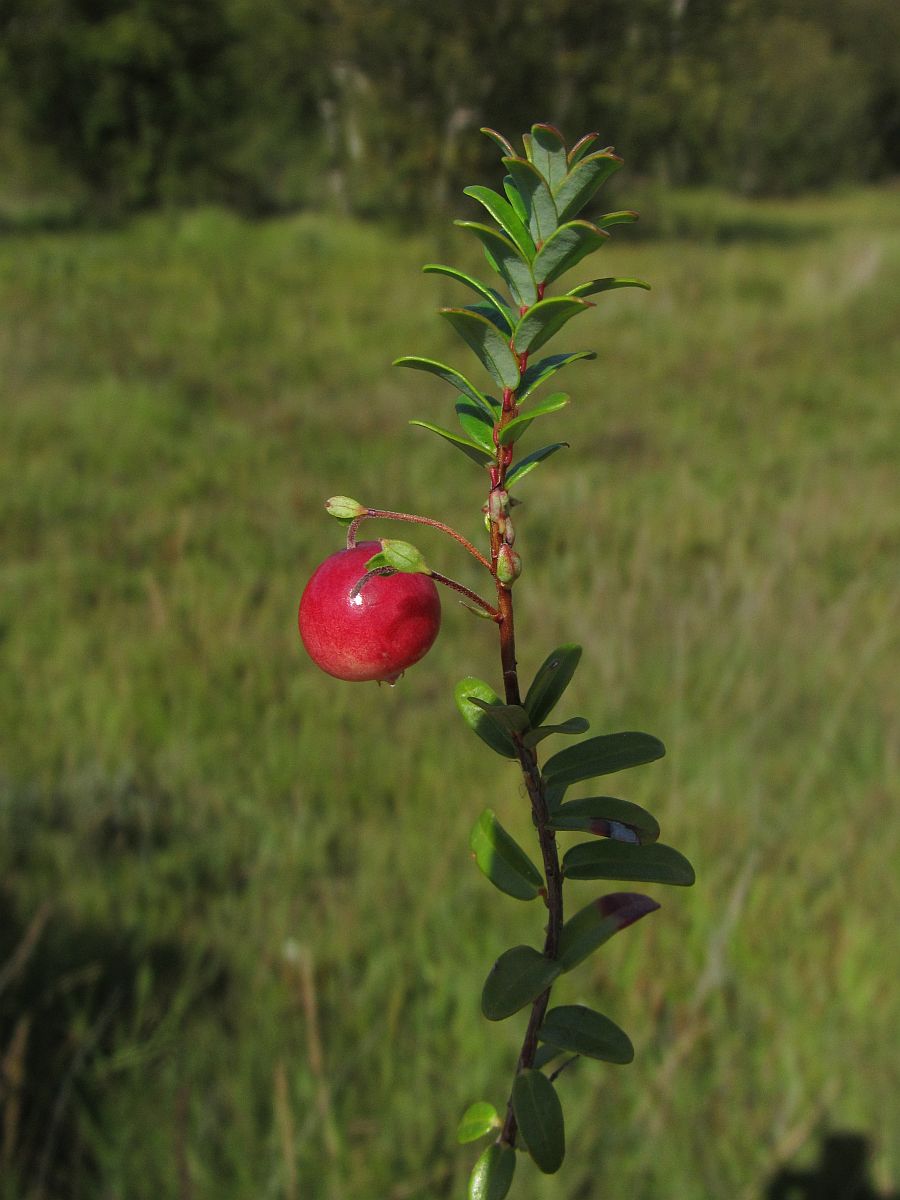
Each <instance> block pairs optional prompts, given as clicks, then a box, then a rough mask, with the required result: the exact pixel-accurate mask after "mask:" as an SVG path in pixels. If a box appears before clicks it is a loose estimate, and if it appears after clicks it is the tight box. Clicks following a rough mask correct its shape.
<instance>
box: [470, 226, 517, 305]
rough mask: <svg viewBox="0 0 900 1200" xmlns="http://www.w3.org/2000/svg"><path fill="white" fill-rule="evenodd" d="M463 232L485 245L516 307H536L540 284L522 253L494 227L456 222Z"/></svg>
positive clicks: (490, 259) (492, 264) (489, 258)
mask: <svg viewBox="0 0 900 1200" xmlns="http://www.w3.org/2000/svg"><path fill="white" fill-rule="evenodd" d="M453 223H454V225H457V226H458V227H459V228H460V229H468V230H470V231H471V232H472V233H474V234H475V236H476V237H477V238H478V240H479V241H480V242H481V244H482V246H484V251H485V254H486V255H487V256H488V262H489V263H490V265H491V266H492V267H493V269H494V270H495V271H496V272H497V274H498V275H500V276H501V277H502V279H503V281H504V282H505V283H506V286H507V287H508V288H509V290H510V292H511V293H512V296H513V299H514V300H515V302H516V304H519V305H523V304H525V305H528V304H534V302H535V301H536V300H537V284H536V283H535V282H534V276H533V275H532V273H531V263H530V262H529V261H528V259H526V258H525V256H524V255H523V254H522V251H521V250H520V249H519V247H518V246H517V245H516V244H515V242H513V241H511V240H510V239H509V238H508V237H506V236H505V235H504V234H502V233H498V232H497V230H496V229H492V228H491V227H490V225H482V224H481V223H480V222H478V221H454V222H453Z"/></svg>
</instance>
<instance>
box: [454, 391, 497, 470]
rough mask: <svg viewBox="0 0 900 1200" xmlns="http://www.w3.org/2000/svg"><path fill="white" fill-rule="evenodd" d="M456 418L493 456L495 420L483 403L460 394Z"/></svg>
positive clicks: (472, 437)
mask: <svg viewBox="0 0 900 1200" xmlns="http://www.w3.org/2000/svg"><path fill="white" fill-rule="evenodd" d="M456 419H457V420H458V421H459V423H460V426H461V427H462V431H463V433H464V434H465V435H466V436H467V437H468V438H470V439H471V441H473V442H477V444H478V445H479V446H480V447H481V448H482V450H484V451H485V452H486V453H487V454H489V455H490V457H491V458H493V457H494V422H493V421H492V420H491V417H490V416H488V414H487V413H486V412H485V411H484V409H483V408H482V407H481V405H480V404H475V403H474V402H473V401H472V400H470V399H469V397H468V396H460V398H459V399H458V400H457V402H456Z"/></svg>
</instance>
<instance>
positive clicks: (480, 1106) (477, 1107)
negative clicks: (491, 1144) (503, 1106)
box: [456, 1100, 502, 1145]
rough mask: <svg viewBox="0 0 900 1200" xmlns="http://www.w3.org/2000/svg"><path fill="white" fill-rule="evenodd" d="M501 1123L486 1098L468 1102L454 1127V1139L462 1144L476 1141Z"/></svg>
mask: <svg viewBox="0 0 900 1200" xmlns="http://www.w3.org/2000/svg"><path fill="white" fill-rule="evenodd" d="M501 1124H502V1122H501V1120H500V1115H499V1113H498V1112H497V1110H496V1108H494V1106H493V1104H489V1103H488V1102H487V1100H478V1101H477V1102H476V1103H475V1104H470V1105H469V1107H468V1108H467V1109H466V1111H465V1112H464V1113H463V1115H462V1116H461V1117H460V1120H459V1125H457V1127H456V1140H457V1141H458V1142H459V1143H460V1145H463V1144H464V1143H466V1142H477V1141H478V1139H479V1138H481V1137H486V1136H487V1134H489V1133H493V1131H494V1130H495V1129H498V1128H499V1127H500V1125H501Z"/></svg>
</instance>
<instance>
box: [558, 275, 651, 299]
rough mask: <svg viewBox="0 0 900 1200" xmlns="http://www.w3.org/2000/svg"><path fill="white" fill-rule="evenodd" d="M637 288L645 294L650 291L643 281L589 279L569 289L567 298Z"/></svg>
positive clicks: (648, 285)
mask: <svg viewBox="0 0 900 1200" xmlns="http://www.w3.org/2000/svg"><path fill="white" fill-rule="evenodd" d="M625 287H637V288H643V289H644V291H645V292H649V291H650V284H649V283H644V281H643V279H591V280H589V281H588V282H587V283H579V284H578V286H577V287H573V288H570V289H569V290H568V292H567V293H566V295H567V296H596V295H597V294H598V292H611V291H612V290H613V288H625Z"/></svg>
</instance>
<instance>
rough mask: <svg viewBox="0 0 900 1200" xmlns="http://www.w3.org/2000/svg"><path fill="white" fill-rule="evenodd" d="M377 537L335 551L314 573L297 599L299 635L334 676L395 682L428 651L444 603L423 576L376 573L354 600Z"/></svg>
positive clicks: (315, 659) (378, 546) (313, 656)
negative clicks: (298, 604) (354, 591)
mask: <svg viewBox="0 0 900 1200" xmlns="http://www.w3.org/2000/svg"><path fill="white" fill-rule="evenodd" d="M380 549H381V543H380V542H360V543H359V544H358V545H356V546H354V547H353V549H352V550H340V551H338V553H337V554H332V555H331V557H330V558H326V559H325V561H324V562H323V563H321V564H320V565H319V566H318V567H317V568H316V570H315V571H314V572H313V575H312V578H311V579H310V581H309V583H308V584H307V585H306V588H305V590H304V592H303V595H302V597H301V598H300V612H299V616H298V624H299V626H300V637H301V638H302V639H303V645H304V646H305V647H306V649H307V651H308V653H309V656H310V658H311V659H312V660H313V662H314V663H316V664H317V666H320V667H321V668H322V670H323V671H327V673H328V674H329V675H334V676H335V678H336V679H349V680H355V681H362V680H366V679H378V680H381V681H383V682H385V683H394V682H395V680H397V679H398V678H399V677H400V676H401V675H402V674H403V672H404V671H405V670H406V668H407V667H411V666H412V664H413V663H416V662H418V661H419V659H420V658H421V657H422V656H423V655H424V654H427V652H428V651H429V650H430V649H431V645H432V643H433V642H434V639H435V638H436V637H437V635H438V630H439V629H440V627H441V602H440V600H439V598H438V591H437V588H436V587H435V586H434V583H433V582H432V580H431V579H430V578H429V577H428V576H427V575H407V574H401V573H398V574H396V575H375V576H373V577H372V578H371V579H370V580H369V581H368V582H367V583H366V585H365V587H364V588H363V589H362V590H361V591H360V592H358V593H357V595H356V596H354V597H352V598H351V592H352V591H353V588H354V587H355V585H356V584H357V583H358V582H359V581H360V579H361V578H362V577H363V575H365V573H366V563H367V562H368V561H369V559H370V558H371V557H372V555H373V554H377V553H378V551H379V550H380Z"/></svg>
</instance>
